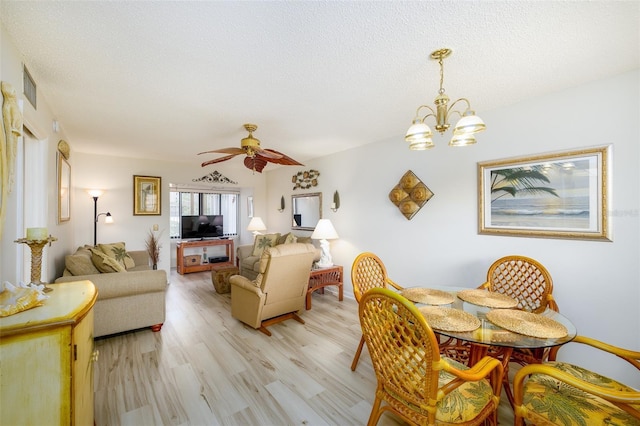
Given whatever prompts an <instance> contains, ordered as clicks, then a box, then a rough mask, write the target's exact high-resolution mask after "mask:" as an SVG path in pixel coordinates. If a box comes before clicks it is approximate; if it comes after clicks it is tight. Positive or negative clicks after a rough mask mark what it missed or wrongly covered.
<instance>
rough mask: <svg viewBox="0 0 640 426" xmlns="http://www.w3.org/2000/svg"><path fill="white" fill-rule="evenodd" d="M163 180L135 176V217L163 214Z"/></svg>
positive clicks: (156, 177) (155, 177) (153, 177)
mask: <svg viewBox="0 0 640 426" xmlns="http://www.w3.org/2000/svg"><path fill="white" fill-rule="evenodd" d="M160 185H161V178H160V177H158V176H139V175H134V176H133V215H134V216H159V215H160V214H161V213H160V212H161V210H160V207H161V192H160V190H161V186H160Z"/></svg>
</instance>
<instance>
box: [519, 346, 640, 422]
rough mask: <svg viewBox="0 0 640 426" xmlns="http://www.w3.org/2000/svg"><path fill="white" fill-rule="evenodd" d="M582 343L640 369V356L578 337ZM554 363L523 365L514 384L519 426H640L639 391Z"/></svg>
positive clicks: (569, 366)
mask: <svg viewBox="0 0 640 426" xmlns="http://www.w3.org/2000/svg"><path fill="white" fill-rule="evenodd" d="M573 343H581V344H585V345H589V346H592V347H594V348H597V349H600V350H602V351H605V352H608V353H610V354H613V355H616V356H618V357H620V358H622V359H624V360H625V361H627V362H629V363H630V364H631V365H633V366H634V367H635V368H636V369H637V370H640V352H637V351H630V350H627V349H623V348H620V347H617V346H613V345H609V344H606V343H604V342H601V341H599V340H595V339H591V338H588V337H584V336H577V337H576V338H575V339H573V340H572V341H571V342H569V343H567V344H573ZM558 349H559V348H554V349H553V350H552V351H551V354H550V355H549V359H550V360H551V361H549V362H546V363H544V364H530V365H527V366H525V367H522V368H521V369H520V370H519V371H518V372H517V373H516V375H515V378H514V380H513V390H514V404H515V405H514V412H515V422H514V424H515V425H516V426H521V425H523V424H524V419H526V420H528V421H530V422H532V423H533V424H545V425H561V426H568V425H586V424H589V425H596V424H597V425H605V424H606V425H620V426H622V425H624V426H629V425H640V391H638V390H637V389H634V388H631V387H629V386H626V385H624V384H622V383H619V382H617V381H615V380H612V379H610V378H608V377H604V376H602V375H600V374H598V373H595V372H593V371H589V370H587V369H585V368H582V367H579V366H576V365H572V364H568V363H565V362H556V361H555V356H556V353H557V350H558Z"/></svg>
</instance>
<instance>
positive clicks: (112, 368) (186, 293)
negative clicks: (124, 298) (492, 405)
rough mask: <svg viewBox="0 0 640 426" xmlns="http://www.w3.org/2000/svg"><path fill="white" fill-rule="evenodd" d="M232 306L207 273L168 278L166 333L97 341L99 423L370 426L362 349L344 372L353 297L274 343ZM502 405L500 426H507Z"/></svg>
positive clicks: (289, 328)
mask: <svg viewBox="0 0 640 426" xmlns="http://www.w3.org/2000/svg"><path fill="white" fill-rule="evenodd" d="M230 301H231V299H230V295H229V294H218V293H216V292H215V290H214V288H213V285H212V283H211V278H210V274H209V273H208V272H201V273H194V274H189V275H184V276H182V275H178V274H177V273H176V272H175V271H172V272H171V284H170V285H169V288H168V292H167V318H166V322H165V324H164V326H163V327H162V331H160V332H158V333H153V332H152V331H151V330H148V329H145V330H139V331H134V332H129V333H124V334H120V335H115V336H111V337H105V338H100V339H97V340H96V348H97V349H98V350H99V351H100V356H99V360H98V362H97V363H96V364H95V420H96V425H97V426H107V425H108V426H115V425H136V426H141V425H218V424H220V425H274V426H275V425H278V426H279V425H364V424H366V423H367V420H368V418H369V413H370V410H371V403H372V401H373V394H374V389H375V385H376V382H375V375H374V372H373V369H372V366H371V360H370V358H369V354H368V352H367V350H366V348H365V349H364V350H363V352H362V356H361V358H360V363H359V365H358V368H357V370H356V371H355V372H352V371H351V369H350V365H351V360H352V357H353V354H354V352H355V350H356V347H357V345H358V341H359V339H360V335H361V334H360V324H359V322H358V315H357V303H356V302H355V301H354V300H353V299H348V298H345V300H344V301H342V302H339V301H338V300H337V297H336V296H335V295H333V294H330V293H329V292H326V293H325V294H324V295H321V294H314V295H313V300H312V306H313V308H312V309H311V310H309V311H303V312H302V318H303V319H304V320H305V322H306V324H304V325H303V324H300V323H298V322H296V321H292V320H291V321H285V322H282V323H279V324H276V325H274V326H272V327H270V328H269V329H270V330H271V332H272V333H273V335H272V336H271V337H268V336H266V335H264V334H263V333H260V332H259V331H257V330H254V329H252V328H250V327H246V326H244V325H243V324H242V323H240V322H239V321H237V320H236V319H234V318H232V317H231V311H230ZM140 309H144V306H141V307H140ZM501 401H502V402H501V409H500V413H499V416H500V424H503V425H506V424H512V423H513V414H512V411H511V408H510V407H509V404H508V402H507V400H506V397H504V394H503V398H502V399H501ZM401 424H404V423H403V422H401V421H400V420H399V419H398V418H397V417H395V416H393V415H392V414H385V415H383V417H382V418H381V420H380V422H379V425H380V426H390V425H401Z"/></svg>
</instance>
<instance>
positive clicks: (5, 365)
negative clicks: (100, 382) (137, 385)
mask: <svg viewBox="0 0 640 426" xmlns="http://www.w3.org/2000/svg"><path fill="white" fill-rule="evenodd" d="M50 287H51V288H53V291H52V292H50V293H47V295H48V296H49V299H47V300H45V301H44V305H43V306H39V307H36V308H33V309H29V310H27V311H24V312H20V313H18V314H15V315H11V316H8V317H5V318H0V407H2V408H1V409H0V424H2V425H36V424H48V425H53V424H59V425H78V426H81V425H82V426H84V425H87V426H90V425H93V424H94V421H93V361H94V360H96V359H97V353H96V352H94V347H93V305H94V304H95V301H96V297H97V291H96V288H95V286H94V285H93V283H91V282H90V281H77V282H70V283H61V284H52V285H50Z"/></svg>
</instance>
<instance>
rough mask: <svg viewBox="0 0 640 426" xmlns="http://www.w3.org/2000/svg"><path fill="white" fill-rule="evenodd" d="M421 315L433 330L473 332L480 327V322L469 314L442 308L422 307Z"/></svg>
mask: <svg viewBox="0 0 640 426" xmlns="http://www.w3.org/2000/svg"><path fill="white" fill-rule="evenodd" d="M418 310H419V311H420V313H421V314H422V315H423V316H424V319H426V320H427V323H429V325H430V326H431V328H433V329H435V330H442V331H459V332H463V331H473V330H475V329H476V328H478V327H480V320H479V319H478V318H476V317H475V316H474V315H471V314H470V313H469V312H465V311H461V310H460V309H454V308H443V307H441V306H421V307H420V308H418Z"/></svg>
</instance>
